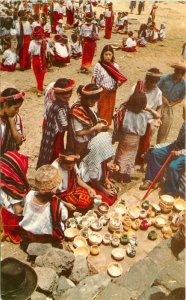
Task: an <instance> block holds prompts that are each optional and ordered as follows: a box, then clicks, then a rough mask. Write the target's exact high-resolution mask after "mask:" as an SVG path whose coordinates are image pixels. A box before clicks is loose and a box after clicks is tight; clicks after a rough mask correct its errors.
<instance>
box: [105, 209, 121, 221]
mask: <svg viewBox="0 0 186 300" xmlns="http://www.w3.org/2000/svg"><path fill="white" fill-rule="evenodd" d="M108 216H109V219H120V220H122V216H121V215H120V214H119V213H118V212H115V211H109V212H108Z"/></svg>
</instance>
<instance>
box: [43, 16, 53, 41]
mask: <svg viewBox="0 0 186 300" xmlns="http://www.w3.org/2000/svg"><path fill="white" fill-rule="evenodd" d="M42 27H43V30H44V37H45V38H49V37H50V34H51V25H50V23H49V22H48V20H47V18H46V17H43V18H42Z"/></svg>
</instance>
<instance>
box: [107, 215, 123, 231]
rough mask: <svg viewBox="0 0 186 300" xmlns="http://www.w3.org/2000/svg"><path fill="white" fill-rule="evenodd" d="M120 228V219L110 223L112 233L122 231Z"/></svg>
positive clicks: (109, 227)
mask: <svg viewBox="0 0 186 300" xmlns="http://www.w3.org/2000/svg"><path fill="white" fill-rule="evenodd" d="M120 226H121V221H120V219H117V218H115V219H110V222H109V226H108V229H109V230H110V231H111V232H114V231H116V230H120Z"/></svg>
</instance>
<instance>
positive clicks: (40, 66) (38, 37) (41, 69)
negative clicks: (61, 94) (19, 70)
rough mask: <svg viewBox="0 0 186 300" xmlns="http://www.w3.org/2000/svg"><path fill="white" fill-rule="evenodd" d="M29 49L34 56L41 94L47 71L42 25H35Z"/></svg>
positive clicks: (38, 90)
mask: <svg viewBox="0 0 186 300" xmlns="http://www.w3.org/2000/svg"><path fill="white" fill-rule="evenodd" d="M28 51H29V53H30V54H31V56H32V67H33V71H34V74H35V77H36V81H37V95H38V96H41V95H42V91H43V81H44V77H45V73H46V42H45V40H44V30H43V28H42V27H41V26H36V27H34V29H33V33H32V41H31V42H30V46H29V50H28Z"/></svg>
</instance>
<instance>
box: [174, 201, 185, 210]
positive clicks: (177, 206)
mask: <svg viewBox="0 0 186 300" xmlns="http://www.w3.org/2000/svg"><path fill="white" fill-rule="evenodd" d="M174 208H175V209H176V210H177V211H182V210H183V211H184V210H186V201H185V200H183V199H176V200H175V202H174Z"/></svg>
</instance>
